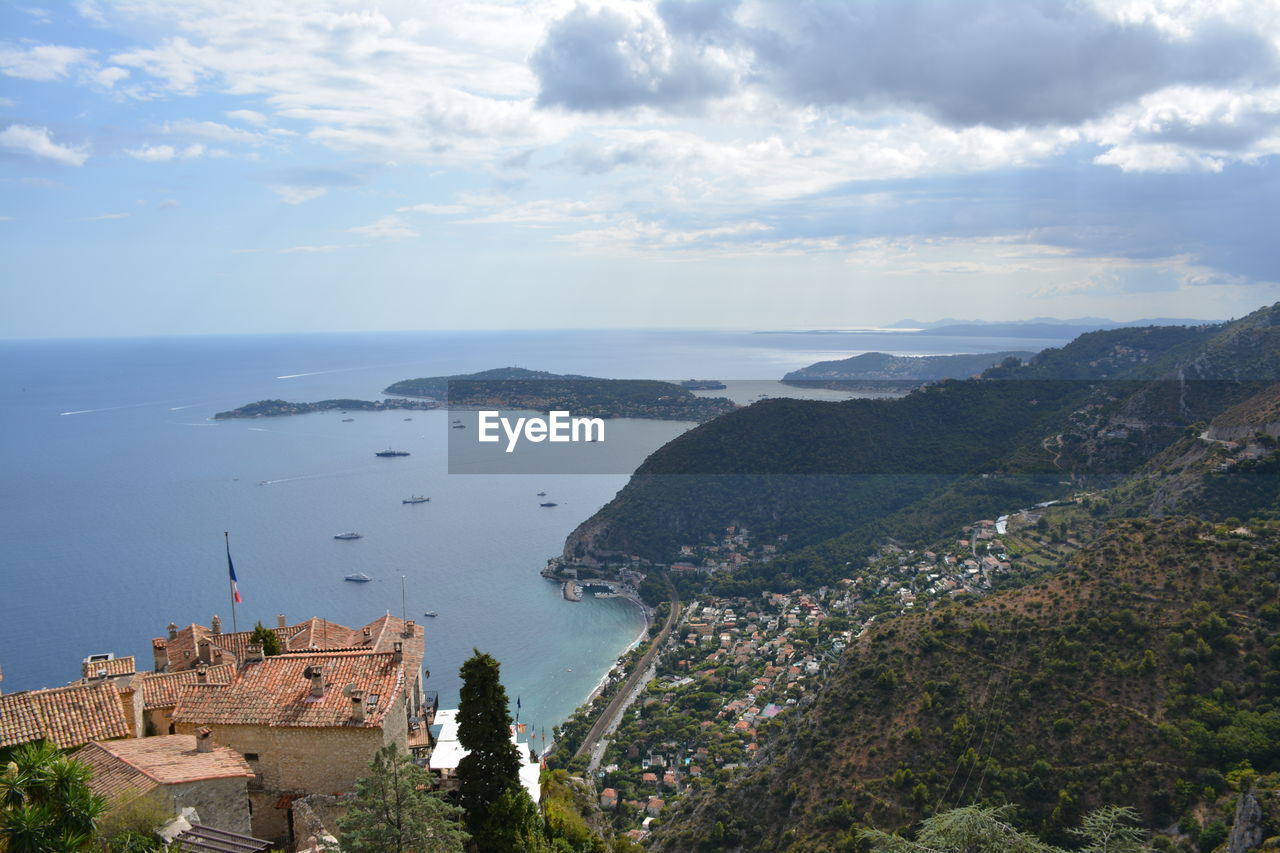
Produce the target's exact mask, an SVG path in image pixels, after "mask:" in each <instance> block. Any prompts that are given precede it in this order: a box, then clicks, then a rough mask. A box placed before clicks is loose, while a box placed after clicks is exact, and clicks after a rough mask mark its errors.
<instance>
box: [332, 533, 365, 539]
mask: <svg viewBox="0 0 1280 853" xmlns="http://www.w3.org/2000/svg"><path fill="white" fill-rule="evenodd" d="M333 538H334V539H359V538H360V534H359V533H355V532H351V533H335V534H333Z"/></svg>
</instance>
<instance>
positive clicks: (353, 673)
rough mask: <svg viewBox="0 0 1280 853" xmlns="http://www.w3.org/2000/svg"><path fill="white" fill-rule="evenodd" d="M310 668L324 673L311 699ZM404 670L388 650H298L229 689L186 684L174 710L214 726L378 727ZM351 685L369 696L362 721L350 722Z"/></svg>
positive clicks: (180, 718)
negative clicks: (321, 684)
mask: <svg viewBox="0 0 1280 853" xmlns="http://www.w3.org/2000/svg"><path fill="white" fill-rule="evenodd" d="M311 666H318V667H320V668H321V670H322V671H323V673H324V679H325V691H324V695H323V696H322V697H320V698H318V699H317V698H313V697H312V696H311V682H310V680H309V679H308V678H307V677H306V676H305V675H304V674H303V672H304V670H306V669H307V668H308V667H311ZM403 672H404V671H403V668H402V666H401V664H399V663H396V661H395V658H394V655H393V654H391V653H388V652H367V651H360V650H354V651H328V652H320V651H317V652H296V653H289V654H283V655H276V656H274V657H269V658H267V659H266V660H264V661H263V662H262V663H257V664H252V665H251V666H249V667H247V668H246V669H244V670H243V671H242V672H240V673H239V674H238V675H237V676H236V677H235V679H234V680H233V681H232V682H231V683H230V684H228V685H225V686H216V685H203V684H196V685H191V686H188V687H187V688H186V689H185V690H184V691H183V692H182V695H181V696H180V697H179V699H178V704H177V707H176V708H175V709H174V712H173V719H174V721H175V722H183V723H196V724H212V725H219V724H221V725H258V726H308V727H310V726H349V727H365V728H374V727H378V726H381V725H382V720H383V717H384V716H385V715H386V712H387V709H388V708H390V707H391V705H392V703H393V702H394V701H395V700H397V699H399V698H400V697H401V696H402V694H403V691H404V683H403V681H404V678H403ZM349 684H354V685H355V686H356V687H357V688H359V689H360V690H363V691H364V694H365V696H366V697H367V698H373V697H374V696H376V697H377V702H376V703H375V704H369V703H366V706H365V707H366V717H365V721H364V722H363V723H357V722H355V721H353V720H352V719H351V700H350V699H349V698H348V696H347V694H346V692H345V688H346V687H347V685H349Z"/></svg>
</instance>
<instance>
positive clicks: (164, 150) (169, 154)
mask: <svg viewBox="0 0 1280 853" xmlns="http://www.w3.org/2000/svg"><path fill="white" fill-rule="evenodd" d="M124 153H125V154H127V155H129V156H130V157H132V158H134V159H135V160H146V161H148V162H152V163H163V162H165V161H168V160H175V159H182V160H194V159H196V158H197V157H203V156H205V154H206V153H207V154H209V155H210V156H213V155H214V153H215V152H213V151H208V150H207V149H206V148H205V146H204V145H202V144H200V143H198V142H196V143H193V144H191V145H188V146H186V147H184V148H175V147H173V146H172V145H151V144H150V143H145V142H144V143H143V144H142V146H141V147H140V148H129V149H125V152H124Z"/></svg>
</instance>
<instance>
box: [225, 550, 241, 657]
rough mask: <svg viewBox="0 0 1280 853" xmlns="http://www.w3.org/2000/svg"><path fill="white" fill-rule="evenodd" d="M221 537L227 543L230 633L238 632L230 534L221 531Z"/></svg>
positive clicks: (234, 572)
mask: <svg viewBox="0 0 1280 853" xmlns="http://www.w3.org/2000/svg"><path fill="white" fill-rule="evenodd" d="M222 539H223V541H224V542H226V544H227V588H228V590H229V591H230V593H231V633H233V634H239V633H240V628H239V626H238V625H236V570H235V568H234V566H232V564H231V534H230V533H229V532H228V531H226V530H224V531H222Z"/></svg>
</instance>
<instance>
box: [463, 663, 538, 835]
mask: <svg viewBox="0 0 1280 853" xmlns="http://www.w3.org/2000/svg"><path fill="white" fill-rule="evenodd" d="M474 652H475V653H474V654H473V655H472V656H471V657H470V658H468V659H467V660H466V661H465V662H464V663H463V664H462V668H461V670H460V671H459V676H460V677H461V678H462V688H461V691H460V694H459V702H458V741H459V743H461V744H462V746H463V748H464V749H466V750H467V755H466V756H465V757H463V759H462V761H460V762H459V764H458V779H459V781H460V783H461V787H460V788H459V791H458V800H459V802H460V803H461V805H462V808H463V809H464V810H465V812H466V819H467V828H468V830H469V831H470V832H471V835H472V837H473V838H474V839H475V843H476V845H477V846H478V847H479V849H481V850H484V851H490V850H492V851H505V850H517V849H520V847H521V846H522V845H526V846H527V845H528V844H529V843H530V838H529V837H528V836H530V835H531V834H533V833H536V831H537V828H536V826H535V825H534V818H535V817H536V814H537V813H536V811H532V812H531V810H532V809H533V802H532V801H531V800H529V796H528V794H527V793H526V792H525V790H524V789H523V788H522V787H521V785H520V756H519V753H518V752H517V750H516V745H515V744H514V743H512V741H511V712H510V711H509V710H508V703H507V691H506V689H505V688H504V687H503V686H502V681H501V679H500V677H499V669H500V667H499V664H498V662H497V661H496V660H495V659H494V658H492V657H490V656H489V655H487V654H483V653H482V652H480V651H479V650H474Z"/></svg>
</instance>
